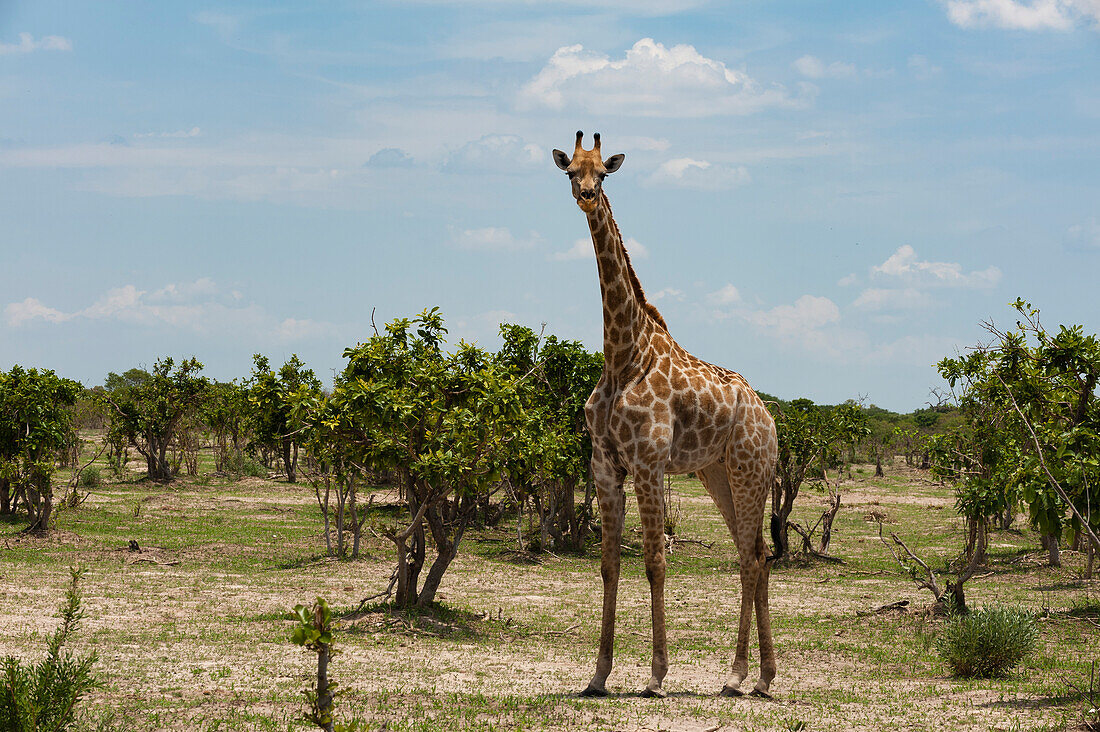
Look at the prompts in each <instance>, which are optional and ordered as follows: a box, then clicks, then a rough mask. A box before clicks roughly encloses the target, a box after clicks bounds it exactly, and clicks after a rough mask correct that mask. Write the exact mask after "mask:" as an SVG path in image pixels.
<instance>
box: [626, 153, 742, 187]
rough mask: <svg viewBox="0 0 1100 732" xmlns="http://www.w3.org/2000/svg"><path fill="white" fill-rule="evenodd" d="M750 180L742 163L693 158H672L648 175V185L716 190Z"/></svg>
mask: <svg viewBox="0 0 1100 732" xmlns="http://www.w3.org/2000/svg"><path fill="white" fill-rule="evenodd" d="M750 180H752V177H751V176H750V175H749V171H748V168H746V167H745V166H743V165H726V164H723V163H711V162H709V161H707V160H695V159H694V158H673V159H672V160H666V161H665V162H663V163H661V165H660V166H658V168H657V170H655V171H654V172H653V174H652V175H651V176H649V179H648V181H647V182H648V183H649V184H650V185H655V186H657V185H672V186H677V187H680V188H694V189H697V190H706V191H716V190H721V189H725V188H732V187H733V186H737V185H742V184H744V183H748V182H749V181H750Z"/></svg>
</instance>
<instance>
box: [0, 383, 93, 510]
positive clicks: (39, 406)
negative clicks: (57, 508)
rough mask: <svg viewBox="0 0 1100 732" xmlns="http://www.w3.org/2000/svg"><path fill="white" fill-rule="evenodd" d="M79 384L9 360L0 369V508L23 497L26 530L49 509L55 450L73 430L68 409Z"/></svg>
mask: <svg viewBox="0 0 1100 732" xmlns="http://www.w3.org/2000/svg"><path fill="white" fill-rule="evenodd" d="M83 392H84V389H83V387H82V386H81V385H80V384H79V383H77V382H75V381H72V380H70V379H63V378H61V377H59V376H57V375H56V374H55V373H54V372H53V371H48V370H46V371H39V370H38V369H33V368H32V369H24V368H22V367H21V366H13V367H12V369H11V371H9V372H6V373H5V372H0V513H5V514H7V513H11V512H13V511H14V510H15V504H17V503H19V502H22V503H23V505H24V507H25V508H26V510H27V514H28V515H29V517H30V520H31V524H30V526H28V527H27V531H36V532H41V531H46V530H48V529H49V527H50V520H51V517H52V515H53V484H52V483H51V479H52V477H53V472H54V465H55V457H56V453H57V451H58V450H60V449H61V448H63V447H64V446H65V445H67V444H68V443H69V442H70V441H71V440H72V439H73V436H74V429H73V424H72V412H71V410H70V409H69V407H71V406H72V405H73V404H75V403H76V400H77V398H78V397H79V396H80V395H81V394H83Z"/></svg>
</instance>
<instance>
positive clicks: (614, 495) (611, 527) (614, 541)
mask: <svg viewBox="0 0 1100 732" xmlns="http://www.w3.org/2000/svg"><path fill="white" fill-rule="evenodd" d="M592 474H593V477H594V478H595V481H596V496H597V498H598V499H599V503H600V524H601V534H600V548H601V550H602V560H601V562H600V574H601V576H602V577H603V615H602V620H601V623H600V655H599V657H598V658H597V660H596V675H595V676H593V677H592V681H590V682H589V683H588V688H586V689H585V690H584V691H582V692H581V696H607V686H606V684H607V677H608V676H609V675H610V674H611V665H612V660H613V657H614V654H615V606H616V603H617V599H618V594H619V563H620V551H621V546H622V536H623V520H624V518H625V512H626V496H625V495H624V493H623V479H624V478H625V477H626V474H625V473H624V472H622V471H620V470H617V469H616V468H614V466H613V465H612V464H611V461H610V460H607V459H605V458H604V457H603V456H602V455H600V453H599V451H594V452H593V455H592Z"/></svg>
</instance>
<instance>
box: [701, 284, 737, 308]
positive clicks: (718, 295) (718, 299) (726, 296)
mask: <svg viewBox="0 0 1100 732" xmlns="http://www.w3.org/2000/svg"><path fill="white" fill-rule="evenodd" d="M707 301H708V302H709V303H711V304H712V305H730V304H731V303H735V302H740V301H741V293H740V292H738V291H737V288H736V287H734V286H733V285H732V284H730V283H726V285H725V286H724V287H722V288H720V289H718V290H715V291H714V292H712V293H710V294H709V295H707Z"/></svg>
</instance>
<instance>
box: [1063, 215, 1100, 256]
mask: <svg viewBox="0 0 1100 732" xmlns="http://www.w3.org/2000/svg"><path fill="white" fill-rule="evenodd" d="M1066 240H1067V242H1068V243H1069V245H1070V246H1071V247H1073V248H1076V249H1100V219H1089V220H1088V221H1086V222H1085V223H1083V224H1074V225H1073V226H1071V227H1069V228H1068V229H1066Z"/></svg>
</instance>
